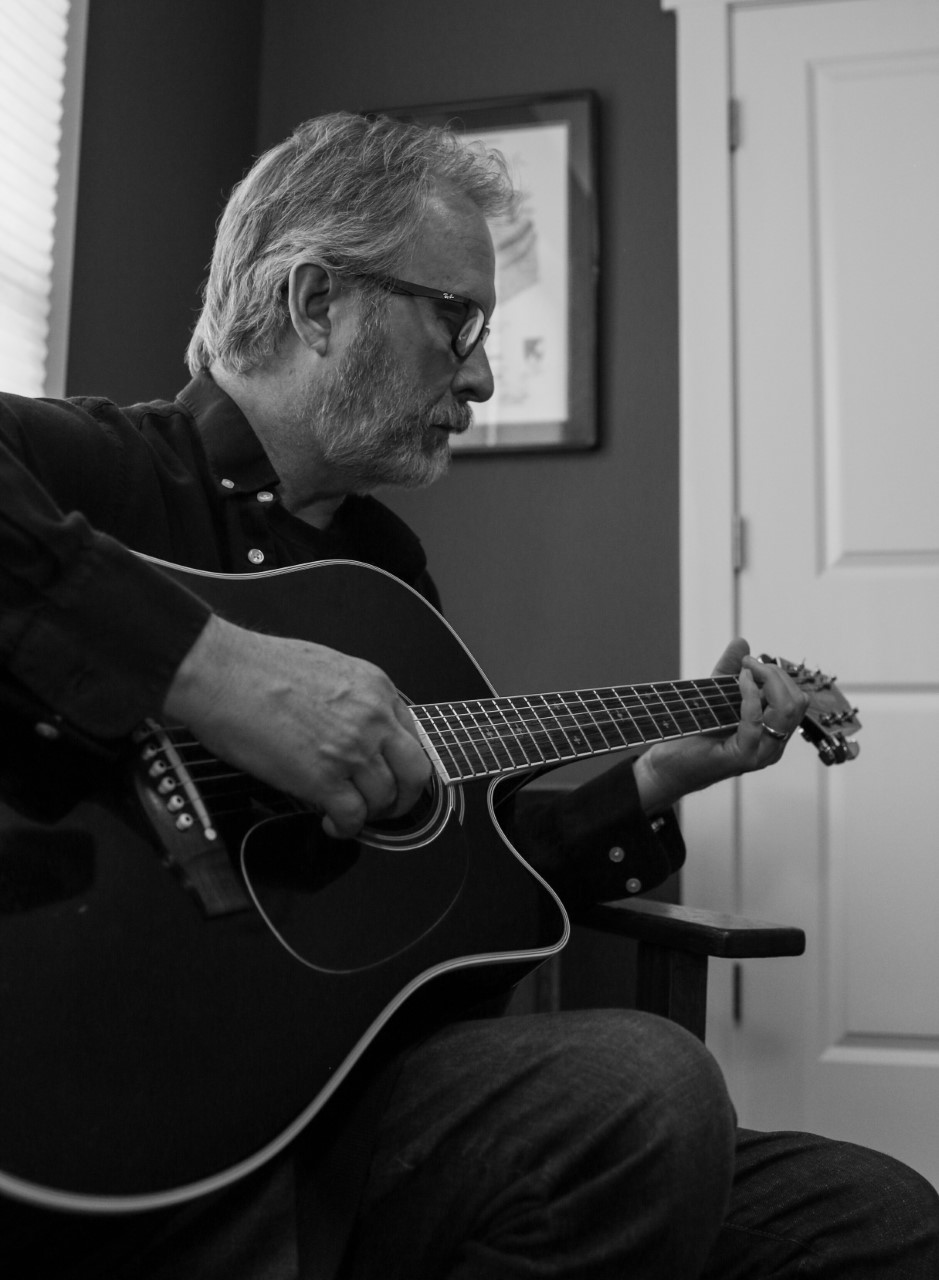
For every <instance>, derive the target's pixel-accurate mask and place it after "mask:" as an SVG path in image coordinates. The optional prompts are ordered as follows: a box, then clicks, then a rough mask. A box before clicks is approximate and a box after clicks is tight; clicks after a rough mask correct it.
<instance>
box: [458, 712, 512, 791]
mask: <svg viewBox="0 0 939 1280" xmlns="http://www.w3.org/2000/svg"><path fill="white" fill-rule="evenodd" d="M461 705H462V706H464V707H466V708H467V713H468V714H469V715H470V716H471V717H472V720H473V730H472V732H473V742H474V745H475V746H476V749H477V751H479V753H480V755H481V756H482V757H483V759H485V757H486V755H488V756H489V757H490V758H491V761H492V763H494V764H495V765H496V767H497V768H498V771H499V772H500V773H504V772H507V771H511V770H512V769H514V768H515V767H516V766H518V765H521V764H524V763H526V761H525V756H524V752H522V751H521V749H520V748H519V745H518V740H517V739H516V738H514V737H510V738H509V739H508V741H506V739H505V738H504V737H503V736H502V734H500V732H499V730H498V729H497V728H496V726H495V724H494V723H493V720H492V717H491V715H490V714H489V707H490V706H491V705H492V704H491V702H490V700H489V699H483V700H482V701H476V702H472V703H466V702H464V703H462V704H461ZM513 746H514V747H515V751H514V752H513V750H512V747H513Z"/></svg>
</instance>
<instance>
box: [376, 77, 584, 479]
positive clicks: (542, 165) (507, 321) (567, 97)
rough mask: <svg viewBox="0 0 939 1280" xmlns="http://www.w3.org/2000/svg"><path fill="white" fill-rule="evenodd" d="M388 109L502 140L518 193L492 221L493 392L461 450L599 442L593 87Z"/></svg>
mask: <svg viewBox="0 0 939 1280" xmlns="http://www.w3.org/2000/svg"><path fill="white" fill-rule="evenodd" d="M384 114H387V115H390V116H393V117H395V118H397V119H403V120H408V121H414V122H417V123H421V124H432V125H440V126H446V127H449V128H451V129H454V130H457V131H458V132H459V133H460V134H461V135H462V136H463V137H465V138H466V140H467V141H468V142H480V143H483V144H484V145H486V146H490V147H495V148H496V149H497V150H499V151H501V152H502V153H503V155H504V156H505V158H506V161H507V162H508V165H509V170H510V172H511V174H512V177H513V181H514V182H515V184H516V187H517V189H518V190H519V191H520V192H521V199H520V202H519V209H518V212H517V214H516V215H515V216H514V217H513V218H510V219H498V220H493V221H492V222H491V223H490V226H491V230H492V233H493V241H494V244H495V247H496V298H497V304H496V309H495V312H494V313H493V316H492V318H491V321H490V329H491V332H490V335H489V339H488V341H487V344H486V354H487V356H488V358H489V361H490V364H491V365H492V370H493V376H494V379H495V386H496V390H495V394H494V395H493V397H492V399H491V400H489V401H488V402H486V403H484V404H474V405H473V417H474V425H473V426H472V427H471V428H470V429H469V431H467V432H466V433H465V434H463V435H459V436H452V437H451V445H452V449H453V453H454V456H459V455H461V454H491V453H497V452H498V453H504V452H514V453H525V452H544V451H553V450H585V449H593V448H595V447H596V446H597V444H598V424H597V282H598V276H599V260H600V259H599V252H600V249H599V226H598V200H597V158H596V147H597V114H598V104H597V98H596V95H595V94H594V93H593V92H592V91H589V90H585V91H582V92H578V93H570V94H556V95H551V96H547V97H537V98H532V97H528V98H508V99H499V100H491V101H483V102H465V103H441V104H435V105H430V106H420V107H408V108H399V109H397V110H387V111H385V112H384ZM421 283H427V284H431V285H433V284H435V283H436V282H434V281H422V282H421Z"/></svg>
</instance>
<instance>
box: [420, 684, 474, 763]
mask: <svg viewBox="0 0 939 1280" xmlns="http://www.w3.org/2000/svg"><path fill="white" fill-rule="evenodd" d="M447 705H448V704H445V703H436V704H434V705H430V706H425V707H412V708H411V710H412V712H413V713H414V715H415V716H416V717H417V718H418V720H419V721H420V722H421V723H422V727H423V729H424V731H425V733H426V734H427V736H428V738H429V739H430V741H431V743H432V745H433V747H434V749H435V750H436V752H437V753H438V756H439V757H440V760H441V762H442V764H443V766H444V769H445V770H446V775H447V780H448V781H450V782H459V781H462V780H464V779H469V778H472V777H474V776H475V774H476V770H474V769H473V767H472V765H471V763H470V758H469V756H468V755H467V753H466V750H465V748H464V746H463V743H462V741H461V739H460V736H459V735H458V733H457V727H458V722H457V726H455V725H454V717H452V716H450V717H449V718H448V716H447V713H446V708H447Z"/></svg>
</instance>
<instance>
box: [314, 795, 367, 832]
mask: <svg viewBox="0 0 939 1280" xmlns="http://www.w3.org/2000/svg"><path fill="white" fill-rule="evenodd" d="M320 803H321V805H322V807H323V811H324V817H323V830H324V831H325V832H326V834H327V835H328V836H332V837H333V838H334V839H336V840H351V839H353V838H354V837H355V836H357V835H358V834H359V832H360V831H361V830H362V828H363V826H364V825H365V820H366V818H367V816H368V811H367V808H366V804H365V800H364V798H363V796H362V795H361V793H360V792H359V791H358V790H357V789H356V787H355V786H354V785H353V784H352V782H351V780H349V781H347V782H345V783H343V784H341V785H340V786H337V787H336V788H335V789H334V790H333V791H332V792H330V794H329V795H328V796H327V797H326V798H325V799H322V800H321V801H320Z"/></svg>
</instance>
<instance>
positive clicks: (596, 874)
mask: <svg viewBox="0 0 939 1280" xmlns="http://www.w3.org/2000/svg"><path fill="white" fill-rule="evenodd" d="M519 800H520V797H519V796H515V797H514V798H512V799H510V800H508V801H507V802H506V804H505V805H504V806H502V807H500V808H499V810H498V814H499V821H500V823H502V824H503V826H504V828H505V830H506V834H507V835H509V837H510V839H512V842H513V843H514V844H515V846H516V848H517V849H518V851H519V853H520V854H521V855H522V857H523V858H525V859H526V861H528V862H530V863H531V865H532V866H533V867H534V869H535V870H536V871H538V872H539V874H540V875H543V876H544V878H545V879H546V880H547V881H548V883H549V884H550V885H551V886H552V888H553V889H554V890H555V891H556V892H557V894H558V895H559V897H560V898H561V899H562V900H563V901H564V902H565V903H566V904H567V905H568V906H571V907H577V906H586V905H588V904H589V903H594V902H609V901H613V900H615V899H617V898H626V897H631V896H634V895H635V894H638V893H644V892H645V891H647V890H649V889H653V888H655V886H656V885H659V884H661V883H662V882H663V881H664V880H666V879H667V878H668V877H669V876H670V875H672V873H673V872H675V871H677V870H678V869H679V868H680V867H681V865H682V864H683V862H684V860H685V845H684V840H683V839H682V836H681V831H680V829H679V826H678V823H677V821H676V819H675V815H674V814H673V813H671V812H668V813H665V814H663V815H661V816H660V817H656V818H654V819H650V818H648V817H647V816H646V814H645V813H644V812H643V809H642V805H641V803H640V800H639V793H638V790H637V788H636V781H635V777H634V774H633V766H632V761H631V760H627V761H624V762H622V763H621V764H617V765H614V766H613V768H611V769H608V770H607V771H606V772H605V773H602V774H600V776H599V777H597V778H593V779H591V780H590V781H589V782H586V783H584V784H583V785H582V786H580V787H577V788H575V789H573V790H570V791H564V792H559V793H553V794H550V793H546V795H545V798H544V799H541V798H539V796H538V793H537V791H530V792H529V793H528V794H527V795H526V796H525V798H524V802H523V803H519Z"/></svg>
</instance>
